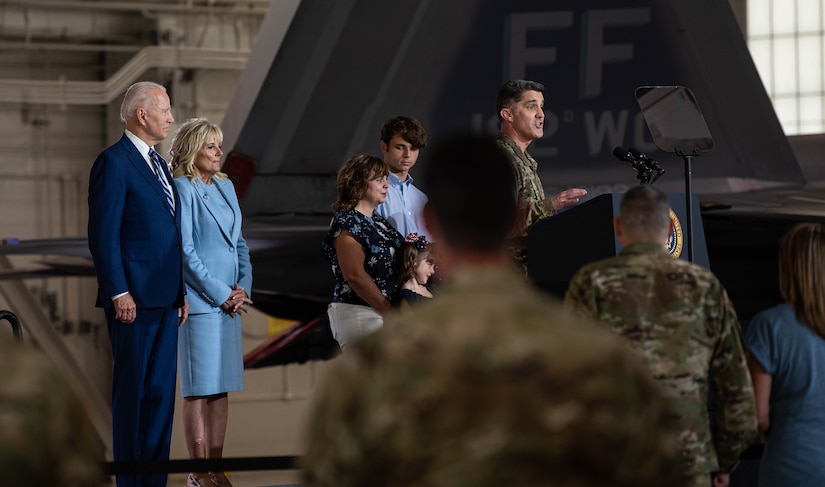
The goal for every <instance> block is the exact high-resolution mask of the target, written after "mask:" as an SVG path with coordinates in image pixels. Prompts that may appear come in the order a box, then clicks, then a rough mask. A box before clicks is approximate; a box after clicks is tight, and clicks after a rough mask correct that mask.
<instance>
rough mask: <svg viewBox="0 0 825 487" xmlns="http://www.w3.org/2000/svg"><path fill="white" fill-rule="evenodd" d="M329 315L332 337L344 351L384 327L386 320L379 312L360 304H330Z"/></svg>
mask: <svg viewBox="0 0 825 487" xmlns="http://www.w3.org/2000/svg"><path fill="white" fill-rule="evenodd" d="M327 315H328V316H329V327H330V329H331V330H332V337H333V338H335V341H336V342H338V346H340V347H341V350H342V351H343V350H344V349H345V348H346V347H347V345H349V344H350V343H352V342H353V341H355V340H357V339H358V338H360V337H362V336H364V335H367V334H369V333H372V332H374V331H377V330H380V329H381V327H382V326H384V318H383V317H381V314H380V313H379V312H378V311H375V309H374V308H371V307H369V306H362V305H360V304H346V303H330V305H329V306H328V307H327Z"/></svg>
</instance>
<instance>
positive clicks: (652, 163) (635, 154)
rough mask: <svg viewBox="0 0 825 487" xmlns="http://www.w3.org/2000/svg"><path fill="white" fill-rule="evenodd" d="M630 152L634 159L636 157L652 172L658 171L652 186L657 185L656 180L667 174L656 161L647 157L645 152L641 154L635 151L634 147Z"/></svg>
mask: <svg viewBox="0 0 825 487" xmlns="http://www.w3.org/2000/svg"><path fill="white" fill-rule="evenodd" d="M628 152H629V153H630V154H631V155H633V157H635V158H636V159H637V160H639V161H642V164H644V165H645V167H647V168H648V169H650V170H651V171H656V177H655V178H653V181H651V182H650V184H653V183H655V182H656V180H657V179H659V178H660V177H662V174H664V173H665V169H664V168H663V167H661V166H660V165H659V163H658V162H657V161H656V159H654V158H652V157H650V156H648V155H646V154H645V153H644V152H640V151H638V150H636V149H634V148H633V147H631V148H629V149H628Z"/></svg>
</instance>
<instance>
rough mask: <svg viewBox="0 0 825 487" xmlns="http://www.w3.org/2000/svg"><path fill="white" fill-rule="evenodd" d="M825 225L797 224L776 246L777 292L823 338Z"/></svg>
mask: <svg viewBox="0 0 825 487" xmlns="http://www.w3.org/2000/svg"><path fill="white" fill-rule="evenodd" d="M824 229H825V227H823V225H821V224H819V223H800V224H798V225H796V226H794V227H793V228H791V229H790V230H789V231H788V233H787V234H785V237H783V238H782V243H781V244H780V246H779V291H780V293H782V298H783V299H784V300H785V301H786V302H787V303H788V304H790V305H791V306H792V307H793V309H794V311H795V312H796V318H797V319H798V320H799V321H800V322H801V323H802V324H803V325H805V326H807V327H808V328H810V329H811V331H813V332H814V333H816V334H817V335H819V336H820V337H822V338H825V282H823V279H825V232H824V231H823V230H824Z"/></svg>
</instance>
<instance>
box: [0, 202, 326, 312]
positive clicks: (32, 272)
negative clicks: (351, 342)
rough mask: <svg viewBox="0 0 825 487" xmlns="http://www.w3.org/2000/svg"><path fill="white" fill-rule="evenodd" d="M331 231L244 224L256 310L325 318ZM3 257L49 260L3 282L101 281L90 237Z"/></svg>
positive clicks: (4, 275) (311, 221) (18, 248)
mask: <svg viewBox="0 0 825 487" xmlns="http://www.w3.org/2000/svg"><path fill="white" fill-rule="evenodd" d="M328 228H329V219H328V218H326V217H314V218H313V217H278V218H274V217H273V218H268V219H259V220H256V219H244V229H243V235H244V238H245V239H246V240H247V244H248V246H249V248H250V258H251V260H252V265H253V276H254V278H253V288H252V300H253V301H254V302H255V307H256V308H258V309H260V310H261V311H262V312H264V313H267V314H269V315H271V316H276V317H279V318H284V319H295V320H309V319H312V318H315V317H317V316H319V315H322V314H324V313H325V311H326V305H327V304H328V302H329V296H330V295H331V293H332V287H333V285H334V281H333V277H332V272H331V271H330V269H329V266H328V265H327V264H326V261H325V260H324V258H323V256H322V255H321V252H320V246H321V241H322V240H323V238H324V235H326V232H327V229H328ZM0 255H37V256H43V258H42V259H40V260H37V261H34V262H33V263H31V264H27V265H26V266H25V267H23V268H14V269H10V270H6V271H0V279H27V278H34V277H71V276H81V277H82V276H88V277H94V275H95V273H94V266H93V264H92V260H91V254H90V253H89V246H88V241H87V239H86V237H67V238H54V239H32V240H19V239H16V238H7V239H5V240H4V244H3V245H0Z"/></svg>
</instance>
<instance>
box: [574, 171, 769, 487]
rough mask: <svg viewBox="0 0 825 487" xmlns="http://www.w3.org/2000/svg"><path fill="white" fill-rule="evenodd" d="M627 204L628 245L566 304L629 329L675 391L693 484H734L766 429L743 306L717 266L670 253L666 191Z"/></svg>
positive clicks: (623, 232) (631, 341)
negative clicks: (761, 426) (739, 313)
mask: <svg viewBox="0 0 825 487" xmlns="http://www.w3.org/2000/svg"><path fill="white" fill-rule="evenodd" d="M619 211H620V216H619V217H616V218H615V219H614V227H615V231H616V236H617V238H618V239H619V241H620V242H621V244H622V251H621V253H620V254H619V255H618V256H616V257H613V258H609V259H605V260H602V261H599V262H595V263H591V264H588V265H587V266H585V267H583V268H582V269H580V270H579V271H578V272H577V273H576V275H575V276H573V280H572V281H571V282H570V287H569V288H568V290H567V295H566V296H565V305H566V306H567V307H569V308H570V309H572V310H575V311H578V312H581V313H582V314H583V315H586V316H589V317H591V318H595V319H597V320H599V321H600V322H601V323H603V324H604V325H605V326H606V327H608V328H609V329H611V330H613V331H614V332H616V333H617V334H618V335H620V336H622V337H623V338H624V339H625V342H626V344H627V346H628V347H629V348H630V349H631V350H633V351H635V352H636V353H638V354H639V356H640V357H641V358H642V360H643V361H644V362H645V363H646V365H647V366H648V368H649V369H650V374H651V376H652V377H653V378H654V379H656V380H657V381H659V383H660V384H661V385H662V386H663V390H664V391H665V392H666V393H667V394H668V395H669V396H670V397H671V399H672V409H671V411H670V415H671V417H672V418H673V419H674V420H675V421H676V422H677V424H678V427H679V430H680V431H679V436H678V439H679V442H680V446H681V451H682V457H683V472H684V475H685V477H686V478H687V479H688V480H689V482H690V483H689V485H691V486H697V487H698V486H703V487H707V486H710V485H713V486H714V487H723V486H726V485H728V484H729V482H730V472H731V471H732V470H733V468H734V467H735V466H736V464H737V462H738V461H739V455H740V454H741V453H742V451H744V450H745V449H746V448H747V447H748V446H749V445H750V444H751V442H752V441H753V440H754V438H755V437H756V413H755V405H754V395H753V388H752V386H751V382H750V374H749V373H748V369H747V366H746V363H745V355H744V352H743V349H742V336H741V332H740V329H739V323H738V321H737V319H736V313H735V311H734V309H733V306H732V304H731V303H730V301H729V299H728V296H727V293H726V292H725V289H724V288H723V286H722V284H721V283H720V282H719V280H718V279H717V278H716V277H715V276H714V275H713V273H711V272H710V271H709V270H708V269H705V268H703V267H700V266H698V265H695V264H692V263H690V262H687V261H684V260H678V259H676V258H674V257H673V256H671V255H670V254H669V253H668V251H667V249H666V247H665V242H666V241H667V238H668V235H669V234H670V231H671V225H672V223H671V220H670V205H669V203H668V200H667V196H666V195H665V194H664V193H662V192H661V191H659V190H658V189H656V188H654V187H652V186H637V187H635V188H632V189H631V190H629V191H628V192H627V193H626V194H625V195H624V197H623V198H622V202H621V204H620V208H619ZM711 387H712V388H713V395H714V398H715V399H714V404H713V407H712V412H711V413H709V410H708V396H709V394H710V392H711V391H710V388H711ZM662 485H666V484H662Z"/></svg>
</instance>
